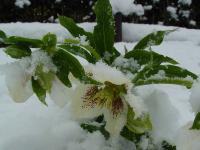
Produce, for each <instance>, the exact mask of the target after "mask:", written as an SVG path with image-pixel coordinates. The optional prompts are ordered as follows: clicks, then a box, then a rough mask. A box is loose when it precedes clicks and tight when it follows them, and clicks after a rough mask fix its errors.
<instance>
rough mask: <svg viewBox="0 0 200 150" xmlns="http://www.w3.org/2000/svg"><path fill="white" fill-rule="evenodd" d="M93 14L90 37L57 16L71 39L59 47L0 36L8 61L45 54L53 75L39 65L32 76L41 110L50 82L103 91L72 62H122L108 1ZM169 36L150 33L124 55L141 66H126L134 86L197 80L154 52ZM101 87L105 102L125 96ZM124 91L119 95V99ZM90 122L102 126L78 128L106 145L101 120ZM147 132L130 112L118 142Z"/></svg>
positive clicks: (143, 120) (147, 122)
mask: <svg viewBox="0 0 200 150" xmlns="http://www.w3.org/2000/svg"><path fill="white" fill-rule="evenodd" d="M94 11H95V14H96V21H97V25H96V26H95V27H94V31H93V33H90V32H87V31H85V30H84V29H83V28H81V27H79V26H78V25H77V24H76V23H75V22H74V21H73V20H72V19H71V18H68V17H64V16H59V21H60V24H61V25H62V26H63V27H65V28H66V29H67V30H68V31H69V32H70V33H71V35H72V36H73V37H74V38H75V39H65V41H64V42H63V43H58V41H57V37H56V35H55V34H52V33H48V34H46V35H45V36H44V37H43V38H42V39H31V38H25V37H18V36H11V37H7V36H6V34H5V33H4V32H3V31H1V30H0V43H1V44H2V45H4V46H5V47H6V48H5V53H7V54H8V55H9V56H11V57H12V58H16V59H21V58H22V57H26V56H31V54H32V52H31V48H38V49H39V50H42V51H45V52H47V55H48V56H49V58H50V59H52V61H53V63H54V65H55V66H56V67H57V71H56V72H52V71H48V72H46V71H44V68H43V67H44V66H43V65H38V66H37V68H36V71H35V72H34V76H32V79H31V81H32V89H33V91H34V93H35V94H36V95H37V97H38V99H39V100H40V101H41V102H42V103H43V104H45V105H47V104H46V102H45V98H46V92H51V88H52V81H53V80H54V78H55V76H57V77H58V78H59V80H60V81H61V82H62V83H63V84H64V85H65V86H67V87H72V84H71V81H70V79H69V75H70V74H72V75H73V76H74V77H75V78H77V79H78V80H80V81H81V82H82V83H84V84H95V85H102V83H99V82H98V81H95V80H94V79H93V78H92V76H90V75H88V74H87V73H86V72H85V70H84V67H83V66H82V65H81V63H80V62H79V60H78V59H77V58H76V56H80V57H82V58H83V59H85V60H87V61H88V62H89V63H93V64H95V63H96V62H98V61H103V62H105V63H107V64H108V65H109V66H111V65H113V61H114V60H115V59H116V58H117V57H118V56H120V57H122V56H121V54H120V53H119V52H118V51H117V50H116V49H115V48H114V35H115V31H114V29H115V26H114V17H113V14H112V8H111V5H110V2H109V0H98V1H97V3H96V5H95V8H94ZM172 31H173V30H172ZM172 31H157V32H154V33H151V34H149V35H147V36H145V37H144V38H143V39H142V40H141V41H139V42H138V44H136V46H135V47H134V49H133V50H131V51H130V52H127V53H126V54H125V56H124V58H125V59H128V60H129V59H130V60H131V59H133V60H135V61H137V63H138V64H139V65H140V67H138V69H135V70H136V71H131V70H133V68H130V67H129V66H128V67H127V68H126V69H127V71H130V74H132V76H133V80H132V83H133V85H134V86H141V85H148V84H174V85H182V86H186V87H187V88H191V87H192V84H193V80H195V79H197V75H195V74H194V73H192V72H190V71H189V70H186V69H183V68H181V67H179V66H176V65H177V64H178V62H177V61H176V60H174V59H172V58H170V57H168V56H164V55H161V54H158V53H156V52H154V51H152V46H157V45H160V44H161V43H162V41H163V39H164V36H165V35H167V34H169V33H170V32H172ZM81 36H85V37H86V40H88V41H89V43H86V44H85V43H84V44H82V43H81V41H80V40H79V39H78V38H81ZM120 69H123V68H120ZM122 71H123V70H122ZM160 71H162V72H164V76H163V77H158V76H156V75H159V72H160ZM130 74H129V75H130ZM103 85H104V89H106V90H105V91H103V92H99V93H100V94H99V97H102V96H103V97H105V95H103V94H106V96H107V97H109V98H110V101H112V100H113V97H115V96H117V97H119V96H121V95H125V94H126V92H127V91H126V89H125V86H124V85H123V88H124V89H122V88H121V87H120V85H119V87H118V88H116V89H115V90H113V87H116V86H112V83H111V82H109V81H108V82H105V83H103ZM113 91H115V92H113ZM122 91H123V93H121V92H122ZM112 92H113V93H112ZM199 120H200V114H199V113H198V114H197V116H196V118H195V121H194V124H193V126H192V129H200V124H199V122H200V121H199ZM93 121H94V122H98V123H100V124H98V125H94V124H92V123H93V122H90V123H84V124H82V125H81V127H82V128H83V129H85V130H87V131H88V132H94V131H100V132H101V133H102V134H103V135H104V136H105V138H106V139H108V138H109V137H110V135H109V133H108V132H107V131H106V130H105V122H104V120H103V119H102V117H100V121H99V118H98V119H96V120H95V119H94V120H93ZM151 129H152V124H151V119H150V117H149V115H148V114H144V115H143V116H142V117H138V118H136V116H135V112H134V110H133V109H132V108H131V107H130V106H128V113H127V123H126V125H125V127H124V128H123V130H122V131H121V136H123V137H124V138H126V139H128V140H130V141H133V142H138V141H139V140H140V138H141V136H143V135H146V134H147V133H148V132H149V131H151ZM163 148H164V149H166V150H175V149H176V148H175V147H174V146H171V145H169V144H168V143H164V144H163Z"/></svg>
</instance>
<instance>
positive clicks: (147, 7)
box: [144, 5, 153, 11]
mask: <svg viewBox="0 0 200 150" xmlns="http://www.w3.org/2000/svg"><path fill="white" fill-rule="evenodd" d="M152 8H153V7H152V5H145V6H144V10H146V11H147V10H151V9H152Z"/></svg>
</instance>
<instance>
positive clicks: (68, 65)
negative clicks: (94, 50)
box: [53, 49, 85, 80]
mask: <svg viewBox="0 0 200 150" xmlns="http://www.w3.org/2000/svg"><path fill="white" fill-rule="evenodd" d="M53 62H54V64H55V65H56V66H57V67H58V69H60V71H62V70H61V69H64V71H66V70H69V71H70V72H71V73H72V74H73V76H74V77H76V78H78V79H79V80H82V79H83V77H84V76H85V71H84V69H83V67H82V65H81V64H80V62H79V61H78V60H77V59H76V58H75V57H74V56H72V55H71V54H69V53H68V52H67V51H66V50H62V49H59V50H58V51H56V52H55V54H54V56H53ZM66 75H68V74H66Z"/></svg>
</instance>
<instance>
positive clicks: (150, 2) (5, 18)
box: [0, 0, 200, 28]
mask: <svg viewBox="0 0 200 150" xmlns="http://www.w3.org/2000/svg"><path fill="white" fill-rule="evenodd" d="M95 1H96V0H0V22H16V21H22V22H35V21H39V22H56V21H57V16H58V15H65V16H69V17H72V18H73V19H74V20H75V21H76V22H83V21H84V22H85V21H89V22H94V21H95V16H94V13H93V11H92V7H93V5H94V3H95ZM110 1H111V3H112V4H113V6H115V4H117V5H118V4H120V5H121V7H122V9H121V8H120V9H119V8H116V9H115V10H114V11H115V13H116V12H118V11H119V12H122V13H123V21H125V22H129V23H145V24H162V25H173V26H180V27H187V28H200V9H199V7H200V3H199V0H126V1H124V0H110Z"/></svg>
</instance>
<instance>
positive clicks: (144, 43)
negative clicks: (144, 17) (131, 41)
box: [134, 30, 173, 50]
mask: <svg viewBox="0 0 200 150" xmlns="http://www.w3.org/2000/svg"><path fill="white" fill-rule="evenodd" d="M172 31H173V30H171V31H170V30H167V31H157V32H153V33H150V34H148V35H147V36H145V37H144V38H143V39H142V40H140V41H139V42H138V44H137V45H136V46H135V47H134V50H144V49H146V48H149V47H151V46H156V45H160V44H161V43H162V42H163V39H164V36H165V35H167V34H169V33H170V32H172Z"/></svg>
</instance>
